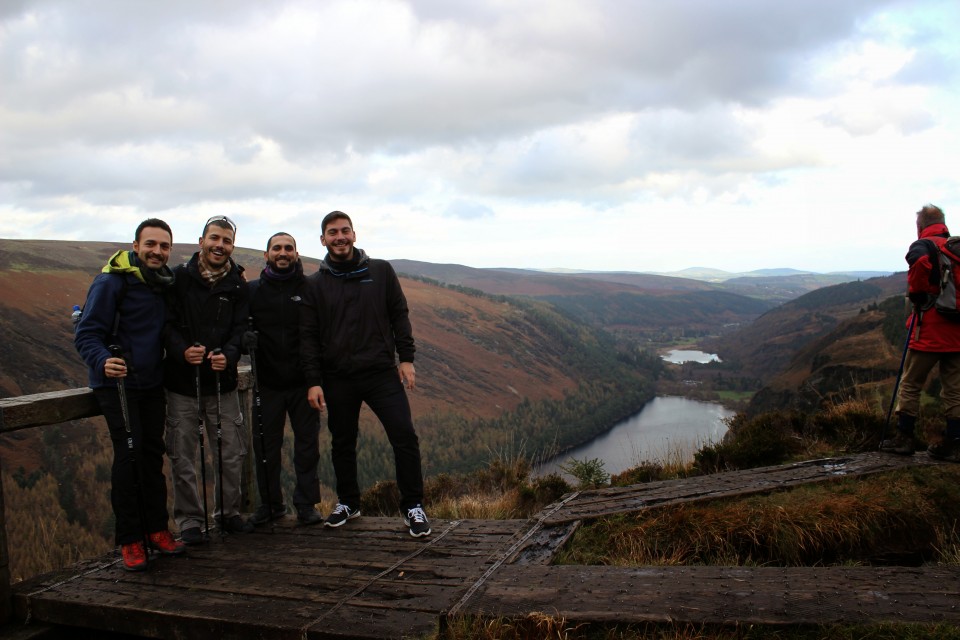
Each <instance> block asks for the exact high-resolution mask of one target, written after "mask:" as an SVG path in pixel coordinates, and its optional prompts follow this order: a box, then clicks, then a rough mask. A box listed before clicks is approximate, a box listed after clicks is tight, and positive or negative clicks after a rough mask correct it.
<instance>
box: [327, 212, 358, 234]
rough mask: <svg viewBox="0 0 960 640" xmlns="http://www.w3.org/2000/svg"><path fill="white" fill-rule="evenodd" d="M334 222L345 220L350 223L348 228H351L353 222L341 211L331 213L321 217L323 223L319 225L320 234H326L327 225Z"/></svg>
mask: <svg viewBox="0 0 960 640" xmlns="http://www.w3.org/2000/svg"><path fill="white" fill-rule="evenodd" d="M334 220H346V221H347V222H349V223H350V228H351V229H352V228H353V220H351V219H350V216H348V215H347V214H345V213H344V212H343V211H331V212H330V213H328V214H327V215H325V216H323V222H321V223H320V233H326V232H327V225H328V224H330V223H331V222H333V221H334Z"/></svg>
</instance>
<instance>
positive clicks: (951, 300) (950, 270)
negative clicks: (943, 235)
mask: <svg viewBox="0 0 960 640" xmlns="http://www.w3.org/2000/svg"><path fill="white" fill-rule="evenodd" d="M928 242H929V243H930V244H932V245H933V246H934V248H935V252H936V253H933V252H931V253H930V257H931V263H932V264H933V265H935V269H934V273H933V275H932V276H931V277H933V276H936V274H937V271H939V276H940V277H939V285H940V293H939V294H937V297H936V298H935V299H934V300H932V301H931V302H928V303H927V304H926V305H925V309H929V308H930V307H935V308H936V310H937V312H938V313H939V314H940V315H942V316H943V317H944V318H947V319H948V320H952V321H954V322H960V236H950V237H949V238H947V241H946V242H944V243H943V244H937V243H936V242H934V241H933V240H928Z"/></svg>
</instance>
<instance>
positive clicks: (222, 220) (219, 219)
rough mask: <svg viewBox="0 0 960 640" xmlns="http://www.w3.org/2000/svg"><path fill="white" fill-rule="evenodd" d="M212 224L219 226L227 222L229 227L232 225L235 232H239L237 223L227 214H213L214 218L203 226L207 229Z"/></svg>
mask: <svg viewBox="0 0 960 640" xmlns="http://www.w3.org/2000/svg"><path fill="white" fill-rule="evenodd" d="M219 223H223V224H219ZM211 224H216V225H217V226H218V227H222V226H223V225H224V224H225V225H227V226H228V227H230V228H231V229H232V230H233V232H234V233H236V232H237V224H236V223H235V222H234V221H233V220H231V219H230V218H228V217H227V216H213V217H212V218H210V219H209V220H207V223H206V224H205V225H203V227H204V228H205V229H206V228H207V227H209V226H210V225H211Z"/></svg>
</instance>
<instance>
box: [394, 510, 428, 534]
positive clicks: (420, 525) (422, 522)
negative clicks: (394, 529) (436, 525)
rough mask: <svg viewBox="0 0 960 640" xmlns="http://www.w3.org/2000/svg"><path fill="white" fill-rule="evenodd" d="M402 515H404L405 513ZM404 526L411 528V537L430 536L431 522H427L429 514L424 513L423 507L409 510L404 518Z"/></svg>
mask: <svg viewBox="0 0 960 640" xmlns="http://www.w3.org/2000/svg"><path fill="white" fill-rule="evenodd" d="M400 513H401V514H402V513H403V511H401V512H400ZM403 524H405V525H407V526H408V527H410V535H412V536H413V537H414V538H419V537H421V536H428V535H430V521H429V520H427V514H425V513H424V512H423V507H421V506H420V505H416V506H415V507H412V508H410V509H407V513H406V515H405V516H403Z"/></svg>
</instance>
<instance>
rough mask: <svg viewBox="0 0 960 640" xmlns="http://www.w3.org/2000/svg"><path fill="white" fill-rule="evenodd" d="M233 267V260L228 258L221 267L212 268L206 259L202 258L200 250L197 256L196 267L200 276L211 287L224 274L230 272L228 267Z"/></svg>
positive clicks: (221, 278)
mask: <svg viewBox="0 0 960 640" xmlns="http://www.w3.org/2000/svg"><path fill="white" fill-rule="evenodd" d="M232 267H233V262H232V261H231V260H230V259H229V258H228V259H227V261H226V262H225V263H224V265H223V266H222V267H219V268H214V267H211V266H210V265H209V264H207V261H206V260H204V259H203V252H202V251H201V252H200V255H199V256H198V257H197V269H198V270H199V271H200V277H201V278H203V279H204V281H206V282H207V283H208V284H209V285H210V287H211V288H213V287H214V286H215V285H216V284H217V283H218V282H220V281H221V280H223V278H224V276H226V275H227V274H228V273H230V269H231V268H232Z"/></svg>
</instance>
